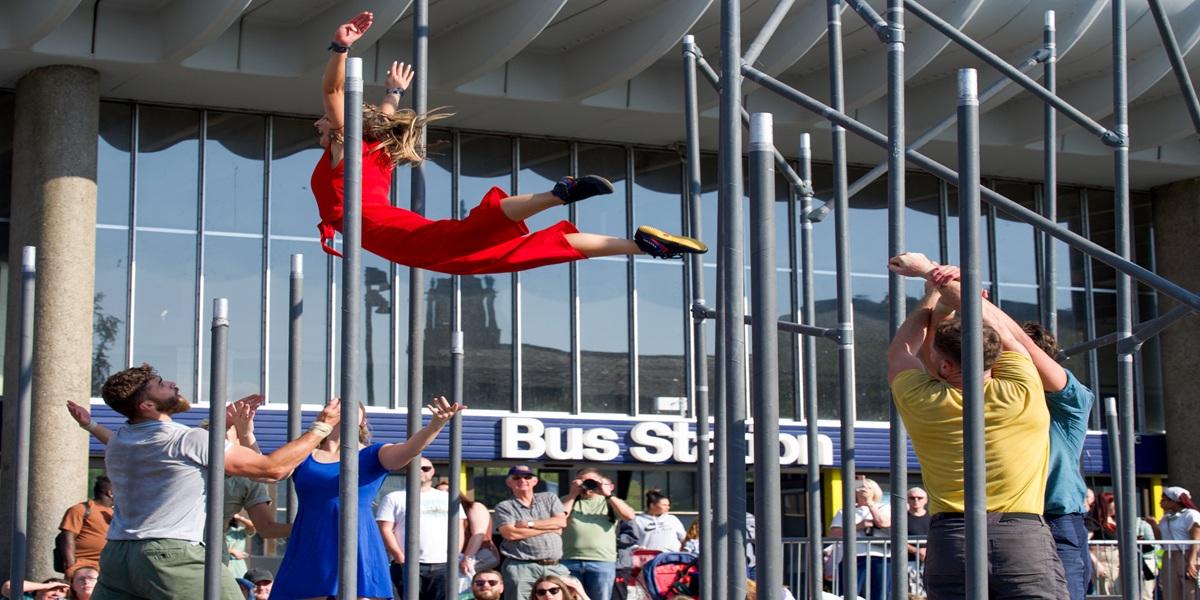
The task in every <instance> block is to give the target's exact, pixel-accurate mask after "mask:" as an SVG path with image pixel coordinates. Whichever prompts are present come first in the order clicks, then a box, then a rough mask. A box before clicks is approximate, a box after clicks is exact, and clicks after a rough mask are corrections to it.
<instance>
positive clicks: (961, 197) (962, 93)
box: [958, 69, 988, 598]
mask: <svg viewBox="0 0 1200 600" xmlns="http://www.w3.org/2000/svg"><path fill="white" fill-rule="evenodd" d="M977 91H978V90H977V87H976V79H975V69H960V70H959V71H958V168H959V170H960V175H959V186H958V215H959V218H958V226H959V242H960V248H959V255H960V256H962V263H963V264H962V288H963V289H964V290H978V289H980V287H981V286H982V284H983V278H982V276H981V273H980V265H979V263H980V260H979V258H980V257H979V208H980V203H979V188H980V185H979V97H978V95H977ZM959 313H960V317H961V319H962V357H961V362H960V364H961V366H962V375H963V381H962V393H963V479H964V484H965V488H966V489H965V491H966V500H965V504H964V510H963V515H964V517H965V519H966V528H967V540H966V591H967V597H968V598H983V597H986V596H987V590H988V581H987V574H988V554H987V473H986V472H985V470H984V469H985V467H984V460H983V426H984V423H983V299H982V298H980V297H979V295H978V294H963V295H962V306H961V308H960V309H959Z"/></svg>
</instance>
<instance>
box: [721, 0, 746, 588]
mask: <svg viewBox="0 0 1200 600" xmlns="http://www.w3.org/2000/svg"><path fill="white" fill-rule="evenodd" d="M741 46H742V44H741V2H740V1H739V0H722V1H721V72H722V73H723V74H724V76H723V77H721V115H720V147H721V152H720V160H721V173H720V177H719V180H720V181H719V186H718V189H719V192H718V202H719V203H720V211H721V217H720V218H721V220H722V221H724V227H725V228H726V231H725V233H726V236H725V238H724V239H723V240H722V241H720V242H719V243H718V245H719V246H720V252H721V254H722V256H723V257H724V259H725V260H724V270H725V275H724V277H723V279H722V286H721V290H720V294H721V305H722V306H721V321H722V322H723V323H724V331H723V335H724V336H725V354H724V360H725V381H724V384H725V405H726V415H725V417H726V419H725V421H726V427H725V431H724V433H725V445H726V450H727V452H726V459H727V463H726V471H727V478H728V479H727V481H726V485H727V487H726V488H725V490H724V495H725V496H727V497H728V499H727V501H726V504H727V510H728V515H727V518H728V527H727V530H726V536H727V537H726V541H727V546H728V552H729V554H728V556H727V560H728V562H727V564H728V565H729V567H728V568H729V574H728V577H727V578H726V579H725V584H726V588H725V589H726V592H725V595H726V597H728V598H741V597H743V596H745V595H746V475H747V470H746V453H747V446H746V368H745V367H746V365H745V362H744V361H745V358H744V357H745V351H746V340H745V337H746V336H745V327H744V326H743V324H742V318H743V316H744V315H745V312H746V306H745V304H744V303H743V293H744V291H743V290H744V279H745V273H744V270H743V257H742V127H741V125H742V124H741V114H742V78H741V77H739V76H738V72H739V71H738V69H739V68H740V67H741V60H742V52H741Z"/></svg>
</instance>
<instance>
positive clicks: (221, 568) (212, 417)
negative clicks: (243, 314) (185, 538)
mask: <svg viewBox="0 0 1200 600" xmlns="http://www.w3.org/2000/svg"><path fill="white" fill-rule="evenodd" d="M212 315H213V316H212V341H211V344H212V347H211V349H210V350H211V351H212V356H211V360H212V362H211V363H210V365H209V369H208V375H209V380H208V381H209V383H208V482H207V483H206V487H207V488H208V489H207V494H208V497H207V498H206V503H205V507H204V509H205V511H206V512H207V513H208V518H207V519H206V520H205V521H204V545H205V547H206V548H207V551H206V552H205V553H204V598H205V599H206V600H219V599H220V598H221V576H222V575H224V574H225V565H224V563H223V562H222V561H221V558H222V556H221V554H222V553H221V552H220V551H219V550H218V549H219V548H223V547H224V546H225V520H224V519H222V518H221V515H222V514H223V513H224V506H225V404H226V401H227V399H228V395H229V385H228V384H229V374H228V367H229V355H228V352H227V350H228V347H229V299H227V298H214V299H213V308H212Z"/></svg>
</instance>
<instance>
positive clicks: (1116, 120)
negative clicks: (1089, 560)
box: [1111, 0, 1141, 598]
mask: <svg viewBox="0 0 1200 600" xmlns="http://www.w3.org/2000/svg"><path fill="white" fill-rule="evenodd" d="M1111 10H1112V36H1113V49H1112V62H1113V130H1114V131H1115V132H1116V134H1117V136H1118V137H1119V139H1120V141H1121V144H1120V145H1118V146H1116V147H1114V148H1113V188H1114V189H1113V213H1114V218H1113V225H1114V229H1113V234H1114V238H1115V244H1116V245H1115V247H1114V250H1116V252H1117V254H1118V255H1120V256H1121V258H1124V259H1127V260H1128V259H1129V258H1130V257H1131V247H1130V208H1129V89H1128V80H1127V73H1126V68H1127V66H1128V56H1127V48H1126V37H1125V36H1126V31H1125V0H1113V2H1112V5H1111ZM1133 293H1134V289H1133V281H1132V280H1131V279H1130V277H1129V275H1128V274H1126V273H1124V272H1118V273H1117V332H1118V333H1120V335H1121V337H1123V338H1124V337H1128V336H1129V335H1130V333H1131V332H1132V329H1133ZM1133 384H1134V372H1133V355H1132V354H1127V353H1118V354H1117V402H1118V407H1119V410H1118V413H1117V414H1118V419H1119V421H1120V431H1119V435H1120V438H1119V439H1120V446H1121V459H1122V462H1121V464H1120V465H1119V468H1120V469H1121V477H1122V479H1123V480H1124V482H1125V490H1124V491H1123V493H1122V494H1121V499H1120V500H1119V501H1118V502H1117V506H1118V507H1119V509H1120V510H1119V512H1118V515H1117V516H1118V517H1119V518H1120V521H1121V525H1122V527H1123V529H1122V530H1121V531H1120V532H1119V535H1120V538H1119V539H1120V543H1119V544H1118V548H1119V554H1120V561H1121V568H1122V569H1125V571H1124V572H1125V573H1128V574H1130V576H1129V577H1125V578H1124V580H1123V581H1122V583H1121V589H1122V592H1123V595H1124V596H1125V597H1126V598H1136V597H1137V596H1138V594H1139V593H1140V589H1139V588H1140V585H1139V583H1140V581H1139V578H1138V577H1136V576H1134V574H1135V573H1140V572H1141V571H1140V570H1139V568H1140V567H1139V565H1140V562H1141V555H1140V553H1138V552H1137V537H1136V534H1137V527H1136V523H1137V518H1138V512H1139V511H1138V497H1137V479H1136V473H1135V472H1134V454H1133V452H1134V448H1133V429H1134V422H1133V415H1134V405H1133V404H1134V392H1133Z"/></svg>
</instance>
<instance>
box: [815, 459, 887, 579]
mask: <svg viewBox="0 0 1200 600" xmlns="http://www.w3.org/2000/svg"><path fill="white" fill-rule="evenodd" d="M854 504H855V506H854V525H855V528H856V529H857V530H858V534H857V537H858V539H860V540H864V541H861V542H857V543H855V548H854V555H855V556H856V557H857V558H856V560H857V562H858V589H859V590H866V589H868V586H867V578H868V572H869V577H870V600H882V599H883V598H886V597H887V595H888V591H887V590H888V586H889V578H888V572H887V569H888V564H887V563H888V561H887V557H888V556H890V553H889V552H888V548H887V545H886V544H884V543H882V542H883V541H885V540H887V539H888V536H889V535H890V533H889V531H888V529H889V528H890V527H891V526H892V517H891V514H892V513H891V505H889V504H887V503H884V502H883V490H882V489H880V487H879V484H878V483H875V481H874V480H871V479H866V478H864V479H862V480H860V481H858V482H856V483H855V490H854ZM842 519H843V515H842V511H841V510H839V511H837V513H835V514H834V515H833V520H832V521H831V522H830V523H829V536H830V537H833V538H840V537H841V536H842V527H843V525H842ZM872 542H874V543H872ZM839 550H840V545H839V548H837V549H835V551H834V552H835V556H836V555H837V554H840V552H839ZM868 561H869V562H870V568H869V569H868V567H867V563H868ZM841 572H842V574H843V575H844V574H845V568H844V567H843V568H842V569H841ZM843 585H844V584H843Z"/></svg>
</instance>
